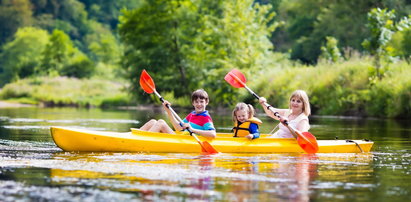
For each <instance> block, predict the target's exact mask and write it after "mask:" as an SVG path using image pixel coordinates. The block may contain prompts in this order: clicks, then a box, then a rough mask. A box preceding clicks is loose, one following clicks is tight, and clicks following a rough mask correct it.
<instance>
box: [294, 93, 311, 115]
mask: <svg viewBox="0 0 411 202" xmlns="http://www.w3.org/2000/svg"><path fill="white" fill-rule="evenodd" d="M293 98H297V99H300V100H301V101H302V102H303V113H304V114H305V115H306V116H309V115H310V114H311V107H310V100H309V99H308V96H307V93H306V92H305V91H303V90H296V91H294V92H293V93H292V94H291V96H290V101H291V99H293ZM289 108H290V109H291V102H290V104H289Z"/></svg>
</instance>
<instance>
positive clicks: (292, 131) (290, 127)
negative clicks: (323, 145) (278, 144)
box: [234, 75, 308, 141]
mask: <svg viewBox="0 0 411 202" xmlns="http://www.w3.org/2000/svg"><path fill="white" fill-rule="evenodd" d="M234 76H235V75H234ZM243 85H244V88H245V89H247V90H248V92H250V93H251V94H252V95H253V96H254V97H255V98H257V99H258V100H260V96H258V95H257V94H256V93H255V92H254V91H252V90H251V89H250V88H249V87H248V86H247V85H245V83H243ZM264 105H265V107H267V109H268V110H270V111H271V112H273V113H274V116H276V117H277V118H279V119H281V116H280V113H278V112H276V111H274V109H273V106H271V105H270V104H268V103H266V102H265V103H264ZM281 123H283V124H284V125H285V126H286V127H287V128H288V130H290V132H291V134H292V135H293V136H294V137H295V138H297V137H298V135H297V133H296V132H295V129H294V128H293V127H292V126H290V125H289V124H288V121H284V122H281ZM300 137H302V138H303V139H305V140H307V139H306V138H305V137H304V136H302V135H300ZM307 141H308V140H307Z"/></svg>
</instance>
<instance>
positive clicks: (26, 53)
mask: <svg viewBox="0 0 411 202" xmlns="http://www.w3.org/2000/svg"><path fill="white" fill-rule="evenodd" d="M48 40H49V34H48V33H47V31H45V30H42V29H38V28H34V27H25V28H20V29H19V30H17V32H16V34H15V35H14V40H13V41H10V42H9V43H6V44H5V45H4V46H3V50H2V52H1V54H0V67H1V68H2V69H3V72H2V73H1V74H0V78H1V79H0V80H1V82H0V86H2V85H4V84H6V83H8V82H11V81H15V80H18V79H20V78H25V77H28V76H31V75H32V74H33V73H34V70H35V68H36V67H38V65H39V64H40V60H41V52H42V50H43V49H44V47H45V46H46V44H47V42H48Z"/></svg>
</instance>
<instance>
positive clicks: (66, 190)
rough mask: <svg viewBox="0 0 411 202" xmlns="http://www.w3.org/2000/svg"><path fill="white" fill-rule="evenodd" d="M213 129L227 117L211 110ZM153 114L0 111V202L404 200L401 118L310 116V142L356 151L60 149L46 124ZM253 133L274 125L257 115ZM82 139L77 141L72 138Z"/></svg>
mask: <svg viewBox="0 0 411 202" xmlns="http://www.w3.org/2000/svg"><path fill="white" fill-rule="evenodd" d="M180 111H186V110H180ZM211 114H212V116H213V119H214V122H215V126H216V128H217V130H218V131H221V132H227V130H228V129H229V128H231V121H230V120H231V117H230V115H229V114H228V113H227V114H224V113H221V112H220V113H218V114H217V112H213V111H211ZM182 115H183V114H182ZM150 118H165V116H164V115H163V114H161V113H159V112H158V111H156V110H152V109H149V110H101V109H74V108H3V109H0V201H119V200H132V201H146V200H149V201H408V200H409V199H410V196H411V175H410V174H411V165H410V163H411V154H410V149H411V141H410V138H411V126H410V124H409V123H410V120H401V121H399V120H382V119H358V118H354V117H315V116H314V117H311V118H310V121H311V125H312V129H311V133H313V134H315V135H316V136H317V139H334V138H336V137H338V138H339V139H364V138H366V139H371V140H372V141H374V142H375V144H374V147H373V149H372V152H369V153H358V154H315V155H309V154H298V153H285V154H275V153H273V154H252V155H249V154H224V153H223V154H218V155H201V154H200V153H188V154H187V153H183V154H181V153H109V152H107V153H95V152H89V153H78V152H64V151H62V150H61V149H59V148H58V147H57V146H56V145H55V144H54V142H53V140H52V139H51V137H50V132H49V127H50V126H72V127H76V128H87V129H92V130H101V131H118V132H126V131H129V128H131V127H134V128H136V127H137V128H138V127H140V126H141V125H142V124H143V123H144V122H145V121H147V120H149V119H150ZM259 118H261V119H262V120H263V121H264V124H263V125H262V126H261V131H262V132H266V133H267V132H269V131H271V129H272V128H273V126H274V124H275V122H274V121H273V120H270V119H267V118H265V117H264V116H263V115H260V116H259ZM80 141H81V140H79V142H80Z"/></svg>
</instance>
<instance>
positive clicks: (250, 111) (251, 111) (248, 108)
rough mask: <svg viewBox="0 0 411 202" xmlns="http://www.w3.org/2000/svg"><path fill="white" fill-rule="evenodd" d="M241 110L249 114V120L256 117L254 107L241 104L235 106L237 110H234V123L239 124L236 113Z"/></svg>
mask: <svg viewBox="0 0 411 202" xmlns="http://www.w3.org/2000/svg"><path fill="white" fill-rule="evenodd" d="M240 110H245V111H246V112H247V114H248V118H249V119H251V118H253V117H254V107H253V106H252V105H250V104H246V103H244V102H240V103H238V104H237V105H236V106H235V108H234V110H233V121H234V123H236V122H237V117H236V112H238V111H240Z"/></svg>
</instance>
